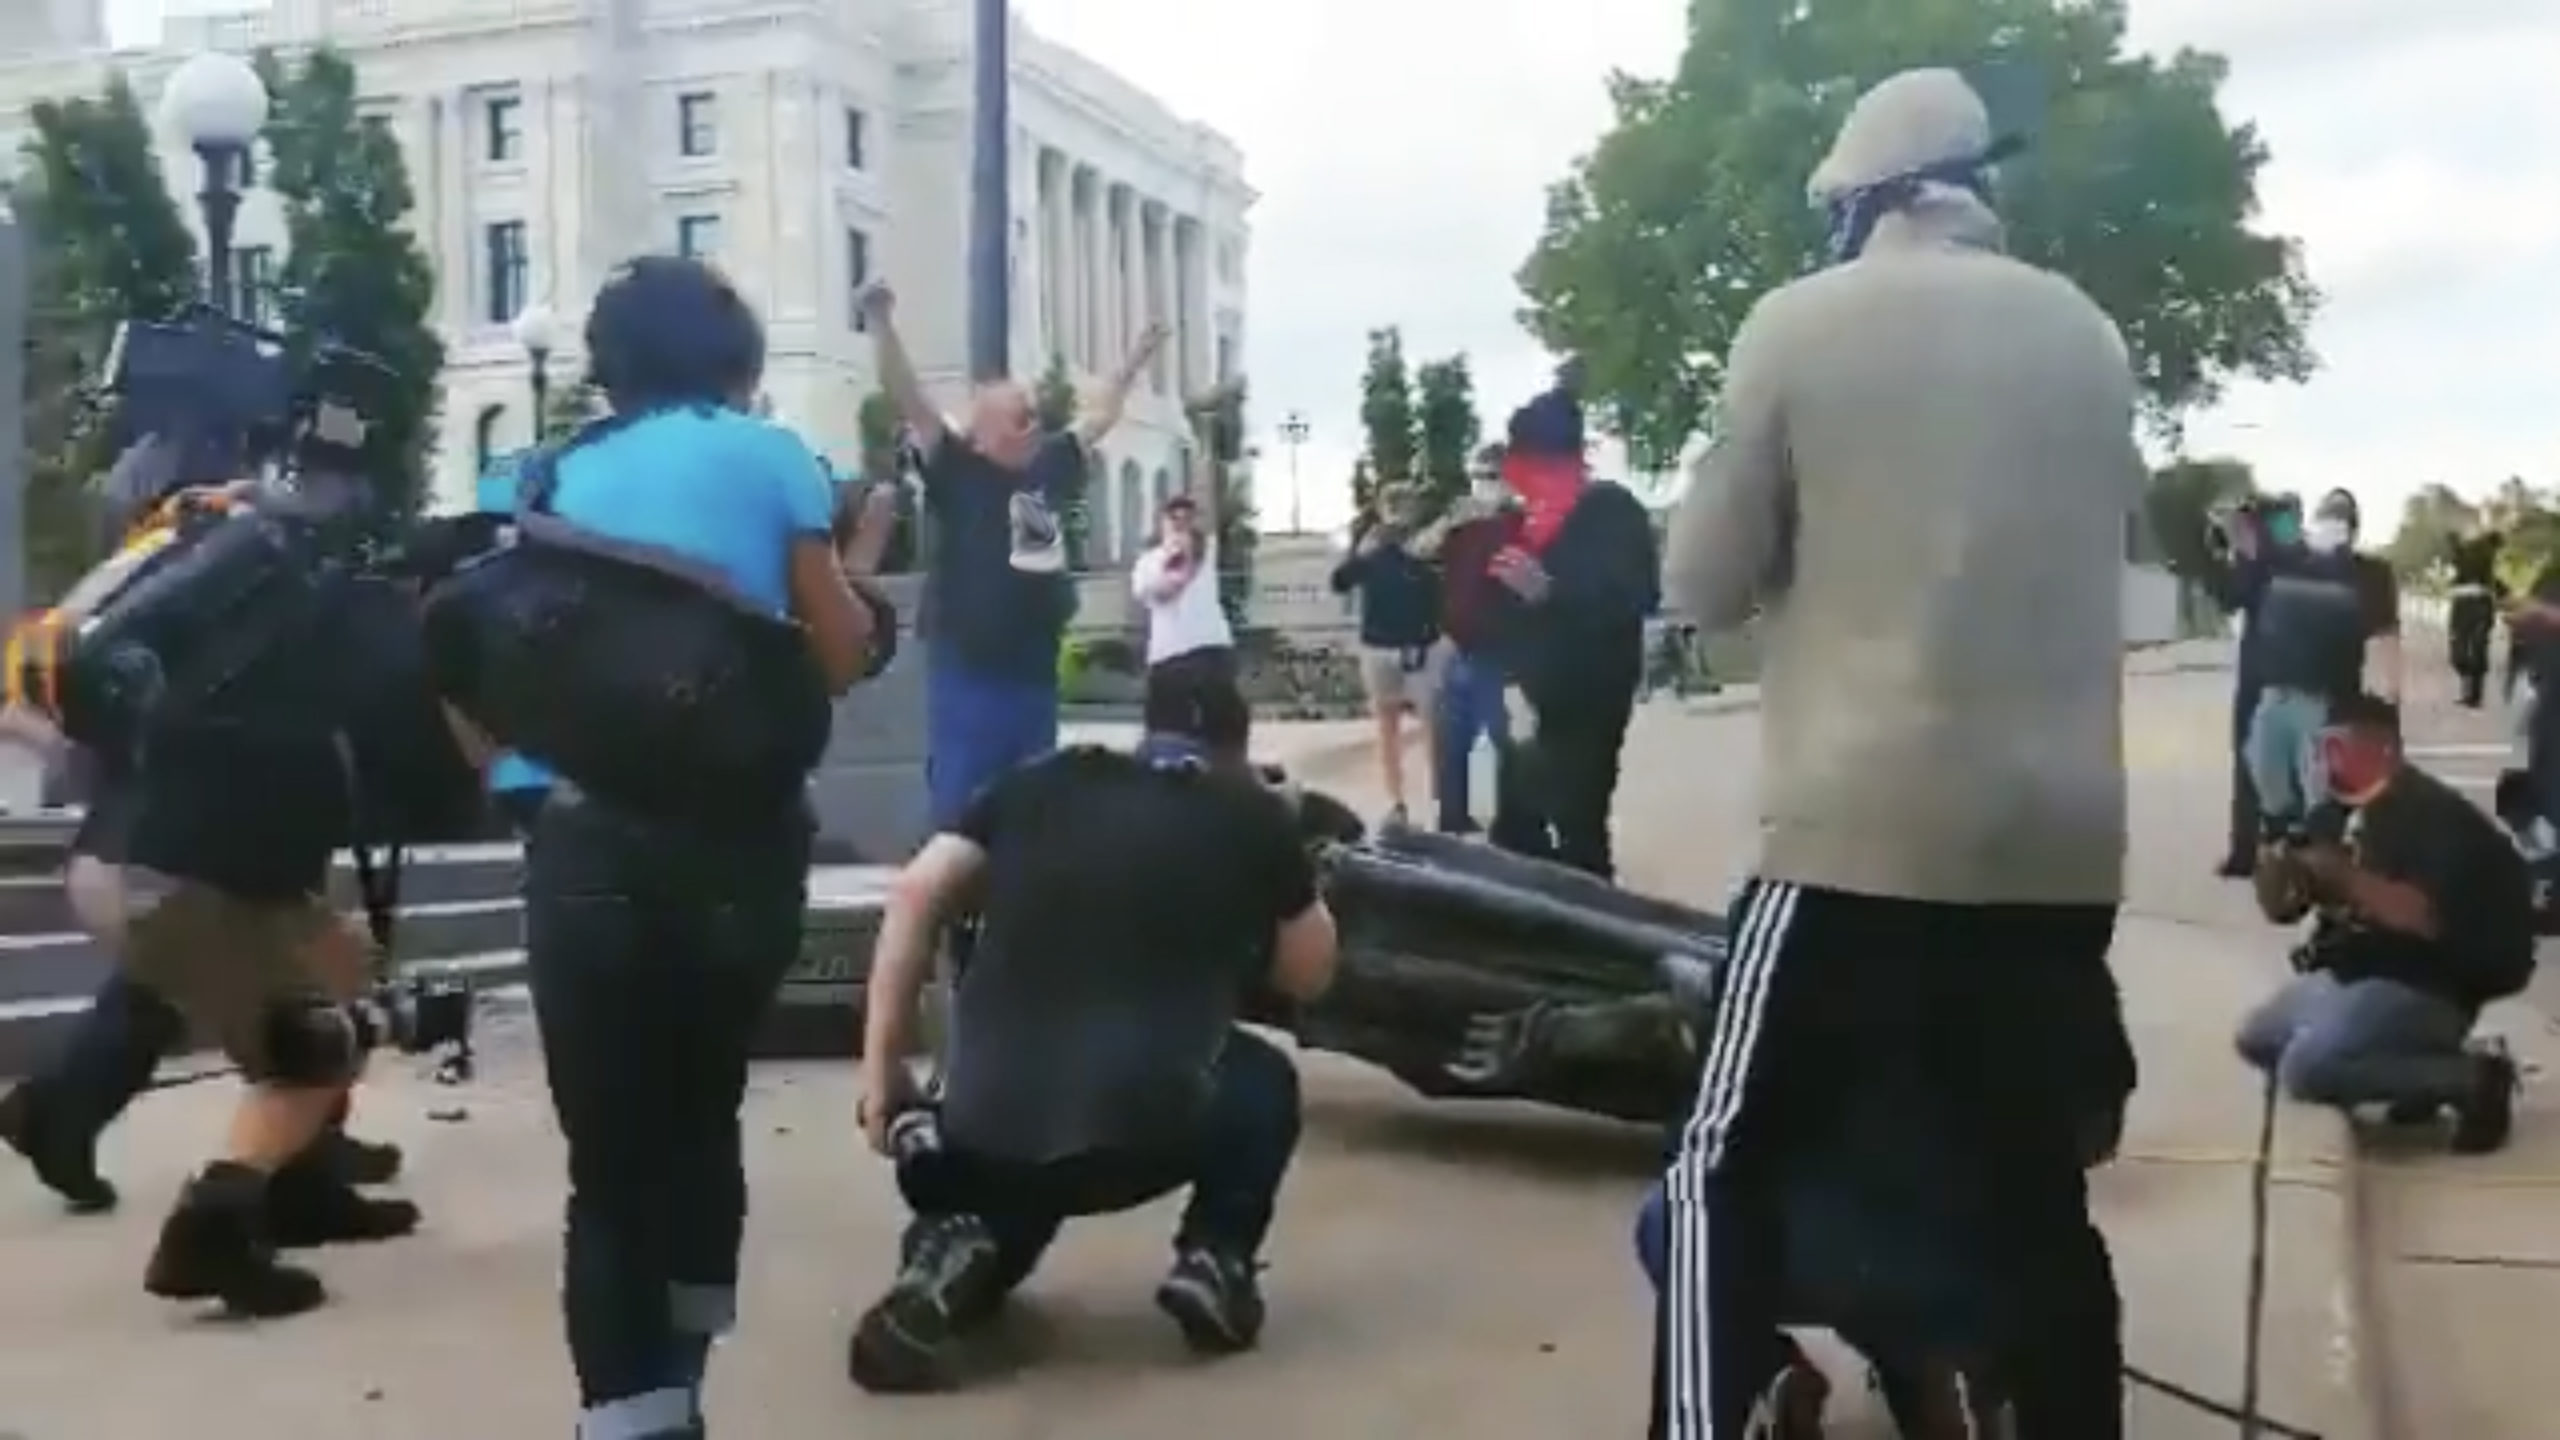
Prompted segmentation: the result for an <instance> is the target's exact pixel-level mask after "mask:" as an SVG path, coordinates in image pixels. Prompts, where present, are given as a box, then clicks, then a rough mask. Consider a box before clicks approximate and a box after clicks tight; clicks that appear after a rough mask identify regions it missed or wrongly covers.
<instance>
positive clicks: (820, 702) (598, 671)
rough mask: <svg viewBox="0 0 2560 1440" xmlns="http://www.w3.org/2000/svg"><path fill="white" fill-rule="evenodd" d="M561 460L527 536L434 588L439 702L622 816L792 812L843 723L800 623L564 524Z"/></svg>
mask: <svg viewBox="0 0 2560 1440" xmlns="http://www.w3.org/2000/svg"><path fill="white" fill-rule="evenodd" d="M571 443H573V444H574V443H575V442H574V441H572V442H571ZM561 453H562V452H561V450H560V449H559V448H556V447H546V448H544V449H542V450H539V451H536V452H535V453H534V454H533V455H532V456H530V457H528V458H527V459H526V461H525V463H524V467H523V469H522V471H521V472H520V475H519V480H518V484H519V490H518V496H519V499H518V508H517V514H516V524H515V526H514V528H513V531H512V533H511V534H509V535H508V536H506V537H504V539H503V540H502V543H500V544H499V545H498V546H497V547H496V548H494V549H493V550H491V551H490V552H489V553H488V554H486V555H484V556H481V557H479V558H477V559H474V560H472V561H469V562H467V563H465V564H464V565H462V566H461V567H459V568H458V569H456V570H455V571H454V573H453V574H452V575H451V576H450V577H449V578H447V579H446V580H444V581H443V582H442V583H441V584H438V585H436V586H435V587H434V588H432V589H431V590H430V591H429V592H428V596H427V611H426V615H427V619H426V642H427V664H428V667H429V670H430V671H431V673H432V674H433V676H434V678H435V682H436V688H437V690H438V691H439V692H440V693H441V694H442V695H444V697H445V698H446V699H447V700H448V701H449V702H451V703H452V704H453V705H454V707H455V708H457V709H459V710H460V711H462V713H463V714H465V715H466V716H468V717H469V718H470V719H471V720H472V721H473V722H474V723H476V724H477V725H479V726H480V728H481V729H483V730H485V731H486V732H487V733H488V735H489V737H490V738H491V739H493V740H495V741H496V742H497V743H499V744H501V745H504V746H506V747H508V748H509V749H512V750H514V751H516V752H518V753H520V754H522V755H525V756H527V757H529V758H531V759H533V760H536V761H538V762H540V763H542V764H543V765H546V766H548V767H550V768H551V769H553V770H554V771H556V772H557V773H558V774H559V775H560V776H561V777H562V778H563V779H566V780H568V781H569V782H570V783H572V784H574V785H576V786H577V787H578V788H579V789H581V790H583V791H585V792H587V793H588V794H590V795H592V796H594V797H596V798H597V799H599V800H602V801H605V802H607V803H611V804H615V805H619V806H622V807H624V808H627V809H630V810H633V811H637V812H640V813H644V814H648V815H652V816H658V817H663V818H669V819H677V820H686V821H696V822H707V823H715V824H716V823H725V822H733V821H734V822H741V823H753V822H756V821H759V820H762V819H765V818H769V817H771V816H773V815H775V814H777V813H784V812H786V811H787V810H788V808H789V807H791V806H793V805H795V804H797V803H798V802H799V800H800V797H801V795H802V793H803V787H804V785H805V783H806V781H807V779H808V776H809V772H810V771H812V770H814V769H815V768H816V767H817V764H818V761H819V759H820V757H821V756H822V755H824V753H825V751H826V747H827V739H828V735H829V733H830V730H831V727H832V723H833V706H832V701H831V697H830V696H829V694H828V691H827V685H826V680H825V677H824V675H823V674H822V673H821V672H820V670H819V668H818V664H817V661H816V660H815V658H814V657H812V656H811V655H810V653H809V647H808V641H807V639H806V636H805V635H804V633H803V631H802V629H801V627H800V625H799V624H798V622H796V621H794V620H792V619H790V618H789V617H787V616H780V615H775V614H773V613H771V612H770V611H768V610H766V609H765V608H763V607H762V606H760V605H757V604H755V603H754V602H752V601H750V600H748V599H747V598H745V597H744V596H742V595H740V594H739V593H738V592H737V590H736V589H735V587H733V586H732V585H731V584H730V583H729V582H728V580H727V578H726V577H725V576H723V575H721V574H719V573H718V572H717V571H715V570H713V569H712V568H711V567H709V566H706V565H704V564H702V563H701V562H700V561H697V560H694V559H693V558H691V557H689V556H684V555H679V554H676V553H674V552H672V551H668V550H664V549H661V548H658V547H654V546H647V545H637V544H632V543H629V542H626V541H621V540H616V539H614V538H612V537H610V536H605V535H600V534H597V533H595V532H594V531H591V530H587V529H585V528H583V527H581V526H579V525H576V524H574V523H573V522H570V521H567V520H563V519H561V518H560V517H559V516H558V515H556V514H555V513H553V511H552V508H551V505H552V499H553V496H554V494H555V492H556V491H557V489H558V486H559V463H560V457H561Z"/></svg>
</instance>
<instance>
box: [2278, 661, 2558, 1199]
mask: <svg viewBox="0 0 2560 1440" xmlns="http://www.w3.org/2000/svg"><path fill="white" fill-rule="evenodd" d="M2399 724H2400V716H2399V711H2398V708H2397V707H2395V706H2393V705H2392V704H2391V703H2390V702H2389V701H2386V700H2381V699H2378V698H2375V697H2373V696H2369V695H2357V696H2351V697H2349V698H2348V699H2346V700H2344V701H2341V702H2340V703H2339V704H2338V705H2337V706H2336V707H2335V708H2334V709H2333V710H2332V712H2331V715H2330V721H2329V725H2328V728H2327V729H2326V730H2325V731H2324V732H2323V733H2322V735H2321V741H2320V743H2321V745H2322V748H2323V750H2324V751H2325V756H2324V760H2325V763H2326V765H2327V767H2328V773H2329V776H2330V783H2331V786H2332V788H2333V790H2334V791H2335V793H2336V795H2337V797H2338V799H2339V801H2340V802H2341V803H2342V804H2344V805H2346V806H2348V807H2350V808H2351V810H2352V811H2353V817H2354V818H2353V822H2352V824H2351V825H2350V827H2349V831H2348V836H2347V841H2346V844H2345V845H2344V846H2340V845H2338V844H2334V843H2330V842H2327V841H2320V842H2315V843H2314V844H2312V845H2310V846H2307V847H2305V848H2304V849H2302V850H2300V851H2299V852H2296V853H2294V854H2292V855H2289V856H2288V857H2286V859H2285V861H2284V862H2283V865H2282V883H2281V884H2279V885H2275V886H2271V887H2267V888H2266V889H2265V890H2263V891H2262V896H2263V898H2266V899H2267V900H2268V902H2269V903H2268V911H2267V913H2268V918H2270V919H2272V920H2275V921H2277V922H2278V923H2283V924H2290V923H2292V922H2293V921H2295V920H2298V919H2300V918H2301V917H2302V915H2303V914H2304V913H2305V912H2307V911H2308V910H2310V909H2311V908H2312V907H2313V906H2314V905H2317V906H2318V907H2320V909H2321V910H2322V915H2321V917H2320V919H2319V921H2318V922H2317V923H2316V927H2315V929H2314V932H2313V934H2312V937H2311V938H2310V940H2309V941H2308V942H2306V943H2305V944H2304V945H2303V946H2302V947H2301V948H2300V949H2299V950H2298V951H2297V952H2296V955H2295V959H2296V963H2297V964H2298V965H2299V966H2300V967H2301V968H2302V969H2303V974H2302V975H2301V976H2300V977H2299V978H2297V979H2295V980H2293V981H2292V982H2290V983H2288V984H2287V985H2286V986H2285V987H2284V988H2283V989H2282V990H2280V991H2278V992H2277V993H2276V995H2275V997H2274V998H2272V999H2270V1000H2268V1001H2267V1002H2266V1003H2265V1004H2263V1005H2261V1006H2260V1007H2259V1008H2258V1009H2257V1010H2256V1011H2255V1012H2253V1013H2252V1014H2251V1015H2250V1016H2249V1018H2248V1020H2247V1021H2246V1022H2245V1023H2243V1024H2242V1025H2241V1027H2240V1034H2239V1041H2238V1044H2239V1049H2240V1054H2241V1055H2242V1057H2244V1058H2245V1059H2247V1060H2248V1061H2249V1063H2250V1064H2252V1065H2255V1066H2257V1067H2258V1068H2259V1069H2261V1070H2265V1071H2270V1072H2272V1073H2273V1074H2274V1075H2275V1076H2276V1077H2277V1079H2278V1080H2279V1081H2281V1082H2282V1083H2283V1086H2284V1088H2285V1091H2286V1093H2287V1094H2289V1095H2291V1096H2293V1098H2295V1099H2297V1100H2303V1101H2308V1102H2310V1103H2313V1104H2320V1105H2338V1106H2354V1105H2361V1104H2386V1105H2389V1106H2391V1107H2392V1109H2393V1113H2394V1115H2395V1116H2396V1117H2397V1118H2401V1119H2404V1120H2406V1119H2421V1118H2423V1119H2432V1118H2433V1117H2434V1116H2435V1115H2436V1114H2437V1113H2438V1112H2439V1111H2442V1110H2446V1109H2450V1110H2452V1111H2453V1112H2454V1114H2455V1116H2456V1119H2457V1124H2456V1126H2455V1130H2454V1136H2453V1147H2454V1149H2455V1150H2457V1151H2460V1152H2462V1153H2465V1154H2478V1153H2482V1152H2485V1151H2490V1150H2495V1149H2497V1148H2499V1147H2500V1146H2502V1145H2504V1144H2506V1141H2507V1133H2508V1131H2509V1129H2510V1128H2511V1127H2512V1125H2513V1123H2514V1105H2515V1086H2516V1066H2515V1062H2514V1061H2513V1060H2512V1059H2510V1058H2509V1057H2508V1056H2507V1055H2505V1054H2504V1053H2502V1052H2498V1051H2495V1050H2486V1051H2472V1050H2468V1049H2466V1048H2465V1042H2466V1041H2467V1040H2468V1038H2469V1037H2470V1034H2471V1027H2472V1025H2473V1024H2474V1023H2475V1022H2476V1021H2477V1020H2478V1019H2479V1016H2480V1009H2481V1007H2482V1006H2484V1005H2486V1004H2488V1003H2489V1002H2491V1001H2493V1000H2498V999H2502V998H2504V997H2506V996H2508V995H2512V994H2515V993H2516V992H2517V991H2519V990H2521V989H2523V988H2524V985H2525V983H2526V981H2527V980H2529V979H2530V978H2531V976H2532V973H2533V964H2534V957H2533V944H2534V914H2533V893H2532V882H2531V880H2530V878H2529V877H2528V875H2527V874H2526V870H2525V863H2524V859H2523V857H2522V856H2521V855H2519V854H2518V853H2517V852H2516V848H2515V846H2514V845H2513V844H2511V843H2510V842H2509V841H2508V839H2507V836H2506V835H2505V833H2504V832H2503V831H2501V830H2500V829H2499V828H2498V826H2497V824H2496V823H2495V822H2494V821H2492V820H2491V819H2490V818H2489V817H2488V816H2487V815H2486V814H2484V813H2482V812H2481V810H2480V809H2479V808H2478V807H2477V806H2475V805H2473V804H2472V803H2471V802H2470V800H2468V799H2466V798H2464V797H2463V796H2462V795H2461V794H2460V793H2458V792H2456V791H2455V790H2453V789H2452V788H2451V787H2449V786H2447V785H2446V784H2445V783H2444V782H2442V781H2440V780H2438V779H2436V778H2435V777H2434V776H2432V775H2429V774H2427V773H2426V772H2425V771H2423V770H2421V769H2419V768H2417V767H2416V766H2414V765H2412V764H2410V763H2409V762H2408V760H2407V758H2406V757H2404V756H2403V755H2402V754H2401V752H2400V741H2399Z"/></svg>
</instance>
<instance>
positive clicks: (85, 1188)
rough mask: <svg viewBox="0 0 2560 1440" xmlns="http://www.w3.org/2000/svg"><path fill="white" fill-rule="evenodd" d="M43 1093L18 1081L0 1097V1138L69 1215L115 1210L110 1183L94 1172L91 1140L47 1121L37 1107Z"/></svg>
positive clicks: (95, 1164)
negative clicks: (67, 1207)
mask: <svg viewBox="0 0 2560 1440" xmlns="http://www.w3.org/2000/svg"><path fill="white" fill-rule="evenodd" d="M42 1100H43V1092H42V1091H41V1090H38V1089H37V1088H36V1087H35V1086H34V1085H32V1084H29V1085H20V1086H18V1087H17V1088H16V1089H14V1090H11V1091H10V1092H9V1093H8V1094H6V1095H0V1141H6V1142H8V1146H9V1148H10V1149H12V1150H15V1151H17V1152H18V1153H19V1154H20V1155H22V1156H24V1157H26V1161H27V1164H28V1165H30V1166H32V1167H33V1168H34V1170H35V1172H36V1179H37V1180H39V1181H41V1182H42V1183H43V1185H44V1187H45V1188H46V1189H48V1190H51V1191H52V1192H53V1193H54V1194H56V1195H59V1196H61V1197H62V1203H63V1204H64V1205H66V1206H69V1207H70V1209H71V1213H72V1214H74V1215H97V1214H103V1213H104V1212H106V1211H109V1210H113V1209H114V1208H116V1198H117V1197H116V1187H115V1186H113V1185H110V1184H108V1183H107V1181H106V1179H105V1177H103V1176H101V1175H99V1174H98V1151H97V1138H96V1137H95V1136H86V1137H83V1136H76V1135H73V1134H72V1133H71V1132H70V1129H69V1127H67V1126H62V1125H58V1124H48V1123H47V1122H48V1120H50V1119H51V1118H52V1117H50V1116H48V1115H46V1114H45V1113H44V1111H43V1109H42V1108H40V1107H41V1103H42Z"/></svg>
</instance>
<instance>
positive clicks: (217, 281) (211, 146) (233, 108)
mask: <svg viewBox="0 0 2560 1440" xmlns="http://www.w3.org/2000/svg"><path fill="white" fill-rule="evenodd" d="M160 103H161V111H162V114H163V116H164V117H165V118H166V119H167V121H168V122H169V124H170V126H171V127H172V128H173V129H175V130H176V131H177V132H178V133H179V134H180V135H183V136H185V137H186V141H187V144H188V146H189V148H191V149H193V150H194V151H195V152H196V158H197V159H198V160H200V161H202V162H203V164H204V188H203V189H201V190H199V191H197V192H196V204H197V205H198V206H199V207H201V209H202V210H203V212H204V289H205V300H206V303H208V304H210V305H212V306H213V308H214V309H216V310H218V311H220V312H222V313H223V314H225V315H230V314H233V313H234V307H233V305H232V303H231V302H232V293H231V292H232V288H233V287H232V274H231V270H232V265H231V235H232V227H233V225H234V224H235V223H236V222H237V221H238V220H239V218H240V189H239V184H238V181H239V178H240V172H241V169H242V166H241V163H240V162H241V159H242V157H244V156H246V155H247V154H248V153H249V146H250V143H251V142H252V141H255V140H256V139H257V138H258V132H259V131H260V130H261V129H263V128H265V126H266V123H267V105H268V97H267V87H266V83H265V82H264V81H261V80H260V79H259V78H258V72H257V70H256V69H255V68H253V67H252V66H251V65H250V64H249V62H248V61H246V60H243V59H241V58H240V57H239V56H237V55H227V54H224V53H222V52H220V51H215V50H208V51H205V52H203V53H202V54H198V55H194V56H191V57H189V58H188V60H187V61H186V63H184V64H182V65H180V66H179V67H178V68H177V70H176V72H175V73H173V74H171V75H170V77H169V87H168V89H167V90H166V91H165V92H163V94H162V95H161V101H160Z"/></svg>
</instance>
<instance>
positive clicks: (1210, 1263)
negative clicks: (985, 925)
mask: <svg viewBox="0 0 2560 1440" xmlns="http://www.w3.org/2000/svg"><path fill="white" fill-rule="evenodd" d="M1255 1269H1256V1267H1255V1265H1254V1263H1253V1261H1251V1260H1250V1259H1247V1258H1244V1257H1242V1256H1239V1255H1235V1254H1232V1253H1228V1252H1225V1251H1220V1250H1216V1249H1211V1248H1209V1247H1206V1246H1197V1245H1194V1246H1186V1247H1184V1248H1183V1250H1182V1252H1181V1254H1180V1255H1178V1256H1177V1257H1176V1258H1175V1259H1174V1262H1173V1269H1172V1271H1171V1272H1169V1273H1168V1274H1166V1276H1165V1277H1164V1283H1163V1284H1161V1285H1158V1286H1157V1287H1156V1308H1157V1309H1159V1310H1162V1311H1163V1312H1164V1313H1166V1314H1167V1315H1170V1316H1172V1317H1173V1323H1174V1324H1176V1325H1179V1326H1181V1327H1182V1338H1183V1341H1184V1342H1185V1343H1186V1344H1188V1345H1190V1347H1191V1349H1192V1353H1194V1354H1198V1355H1234V1354H1238V1353H1240V1352H1242V1351H1246V1350H1250V1349H1252V1348H1253V1346H1254V1342H1255V1341H1257V1340H1260V1339H1261V1338H1262V1319H1263V1306H1262V1286H1261V1284H1260V1283H1259V1282H1258V1281H1257V1280H1256V1279H1255V1278H1254V1271H1255Z"/></svg>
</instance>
